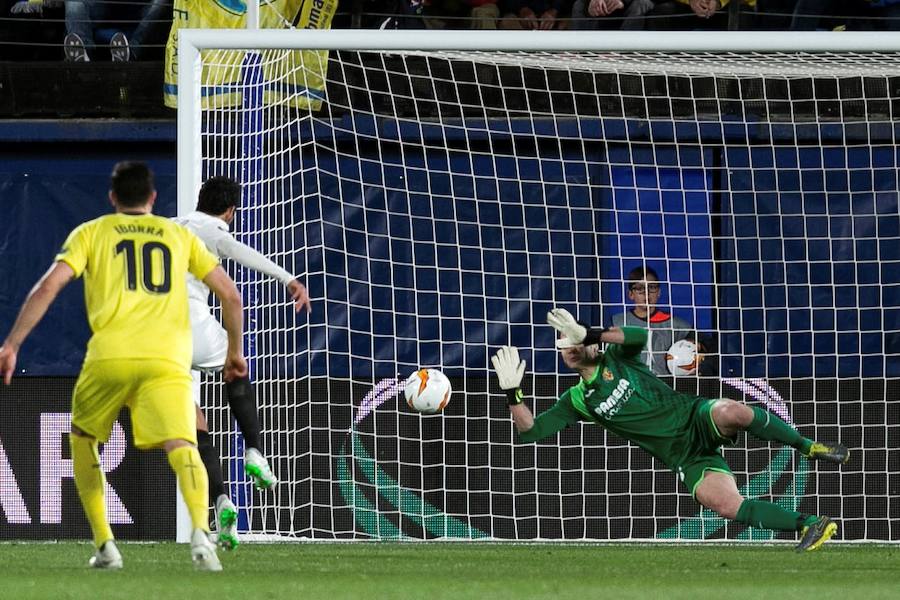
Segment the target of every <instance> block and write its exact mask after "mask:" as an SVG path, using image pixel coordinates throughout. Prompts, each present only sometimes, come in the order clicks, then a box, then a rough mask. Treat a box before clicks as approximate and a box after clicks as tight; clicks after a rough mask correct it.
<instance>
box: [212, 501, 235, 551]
mask: <svg viewBox="0 0 900 600" xmlns="http://www.w3.org/2000/svg"><path fill="white" fill-rule="evenodd" d="M237 518H238V512H237V507H236V506H235V505H234V502H232V501H231V498H229V497H228V496H226V495H225V494H222V495H221V496H219V497H218V499H216V534H217V539H216V541H217V542H218V543H219V547H220V548H222V549H223V550H234V549H235V548H237V545H238V534H237Z"/></svg>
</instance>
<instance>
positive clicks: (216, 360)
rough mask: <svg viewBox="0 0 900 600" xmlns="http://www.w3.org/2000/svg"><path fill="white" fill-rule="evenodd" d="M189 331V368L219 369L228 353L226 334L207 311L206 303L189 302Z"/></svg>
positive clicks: (202, 369)
mask: <svg viewBox="0 0 900 600" xmlns="http://www.w3.org/2000/svg"><path fill="white" fill-rule="evenodd" d="M190 307H191V311H190V312H191V333H192V334H193V337H194V355H193V357H192V359H191V369H194V370H197V371H220V370H222V367H224V366H225V357H226V356H227V354H228V334H227V333H226V332H225V329H223V328H222V325H221V324H220V323H219V322H218V321H217V320H216V319H215V317H213V316H212V315H211V314H210V313H209V308H208V307H207V306H206V305H200V304H199V303H197V302H191V303H190Z"/></svg>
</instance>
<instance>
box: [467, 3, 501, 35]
mask: <svg viewBox="0 0 900 600" xmlns="http://www.w3.org/2000/svg"><path fill="white" fill-rule="evenodd" d="M469 5H470V6H471V7H472V10H471V11H470V12H469V19H470V21H469V26H470V27H471V28H472V29H497V20H498V19H499V18H500V7H499V6H497V0H469Z"/></svg>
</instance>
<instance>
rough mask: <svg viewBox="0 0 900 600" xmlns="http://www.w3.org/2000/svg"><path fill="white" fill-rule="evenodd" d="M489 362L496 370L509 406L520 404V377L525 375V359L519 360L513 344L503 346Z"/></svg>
mask: <svg viewBox="0 0 900 600" xmlns="http://www.w3.org/2000/svg"><path fill="white" fill-rule="evenodd" d="M491 364H493V365H494V370H495V371H496V372H497V381H499V382H500V389H502V390H503V391H504V392H506V401H507V403H508V404H509V405H510V406H515V405H516V404H522V390H521V389H520V388H519V386H520V385H522V378H523V377H524V376H525V361H524V360H519V349H518V348H516V347H515V346H503V347H501V348H500V349H499V350H497V354H495V355H494V356H492V357H491Z"/></svg>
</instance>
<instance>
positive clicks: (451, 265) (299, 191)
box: [178, 30, 900, 542]
mask: <svg viewBox="0 0 900 600" xmlns="http://www.w3.org/2000/svg"><path fill="white" fill-rule="evenodd" d="M178 56H179V59H178V60H179V74H178V87H179V90H178V210H179V212H180V213H185V212H189V211H191V210H193V209H194V206H195V204H196V195H197V192H198V190H199V187H200V184H201V181H202V180H203V179H204V178H205V177H208V176H211V175H218V174H227V175H230V176H233V177H235V178H236V179H238V180H239V181H240V182H241V183H242V185H243V188H244V198H243V200H242V203H243V204H242V206H241V208H240V210H239V214H238V217H237V219H236V223H235V226H234V229H235V234H236V235H237V236H238V237H239V239H241V240H243V241H245V242H247V243H249V244H250V245H252V246H254V247H256V248H257V249H258V250H260V251H261V252H263V253H265V254H267V255H269V256H271V257H272V258H273V259H274V260H276V261H277V262H279V263H280V264H282V265H283V266H284V267H285V268H287V269H288V270H291V271H293V272H295V273H297V274H298V275H300V276H301V277H303V279H304V280H305V281H306V283H307V286H308V288H309V291H310V294H311V296H312V299H313V314H312V315H310V316H309V317H308V318H307V317H306V316H305V315H302V314H301V315H295V314H294V313H293V311H292V310H291V309H290V307H289V306H288V304H287V299H286V296H285V294H284V290H283V289H282V288H281V286H280V285H279V284H277V283H274V282H268V281H264V280H261V279H260V278H258V277H256V276H253V275H252V274H248V273H245V272H243V271H240V270H234V269H233V268H232V270H231V272H232V274H233V275H234V276H235V279H236V280H237V281H238V284H239V287H240V288H241V289H242V293H243V294H244V296H245V300H246V302H245V304H246V305H247V308H246V310H247V320H246V321H247V323H248V325H247V335H246V337H247V354H248V358H249V360H250V364H251V379H253V381H254V383H255V386H256V390H257V396H258V401H259V404H260V412H261V417H262V422H263V423H262V424H263V434H264V435H263V438H264V444H265V446H266V448H265V449H264V450H265V451H266V453H267V454H268V455H270V456H271V458H272V461H273V468H274V470H275V471H276V473H277V474H278V475H279V477H280V478H281V480H282V482H281V483H280V484H279V485H278V488H277V489H276V490H275V491H274V492H269V493H263V494H260V493H258V492H256V491H253V490H251V489H250V485H249V483H248V482H247V481H246V480H245V479H244V478H243V476H242V474H241V472H240V469H239V468H238V467H239V464H240V459H241V456H242V453H241V451H240V446H241V442H240V439H239V436H237V434H236V433H235V429H234V425H233V422H232V420H231V417H230V416H229V413H228V409H227V407H226V406H225V405H224V403H223V401H222V398H221V390H220V387H221V386H220V385H219V384H218V383H217V382H216V380H215V379H214V378H210V379H208V380H207V381H205V382H204V386H203V399H204V407H205V410H206V411H207V416H208V420H209V423H210V432H211V433H212V434H214V438H215V440H216V442H217V444H218V445H219V446H220V447H221V449H222V451H223V457H224V461H225V463H226V464H227V468H226V478H227V479H228V485H229V489H230V491H231V493H232V495H233V496H235V498H236V501H237V503H238V504H239V506H240V507H241V521H240V527H241V529H242V531H244V532H246V533H249V534H252V535H254V536H257V537H258V539H268V538H271V537H277V538H286V539H441V540H451V539H500V540H604V541H605V540H705V539H734V540H772V539H775V540H787V539H790V536H789V535H786V534H773V533H772V532H769V531H762V530H758V529H753V528H744V527H740V526H737V525H736V524H734V523H725V522H724V521H723V520H722V519H719V518H717V517H715V516H714V515H712V514H710V513H708V512H707V511H701V510H700V509H699V507H698V506H697V504H696V502H695V501H694V500H693V499H692V498H691V497H690V494H689V493H688V492H687V491H686V490H685V489H684V488H683V487H682V486H681V485H680V484H679V482H678V481H677V479H676V477H675V475H674V474H672V473H671V472H669V471H668V470H667V469H666V468H665V467H664V466H663V465H661V464H659V463H657V462H655V461H654V460H653V459H651V458H650V457H649V456H647V455H646V454H645V453H643V452H642V451H640V450H639V449H637V448H634V447H632V446H630V445H629V444H627V443H626V442H624V441H623V440H621V439H619V438H617V437H616V436H613V435H611V434H608V433H606V432H604V431H603V430H602V429H600V428H599V427H596V426H592V425H587V424H582V425H579V426H577V427H575V428H570V429H568V430H566V431H564V432H563V433H561V434H560V435H559V436H558V437H554V438H552V439H551V440H546V441H543V442H541V443H538V444H532V445H527V444H521V443H518V442H517V441H516V439H515V435H514V433H513V429H512V424H511V422H510V419H509V415H508V410H507V408H506V406H505V402H504V399H503V395H502V394H501V393H500V390H499V389H498V388H497V387H496V382H495V380H494V377H493V373H492V371H491V368H490V363H489V357H490V355H491V354H492V353H493V352H494V351H495V350H496V348H497V347H498V346H499V345H502V344H507V343H511V344H514V345H516V346H518V347H519V348H520V350H521V351H522V354H523V357H524V358H525V359H526V360H527V362H528V375H527V377H526V380H525V385H524V387H525V390H526V394H527V395H528V397H529V402H531V403H532V406H533V408H534V409H535V410H536V411H541V410H546V409H547V408H549V407H550V406H551V405H552V404H553V402H554V401H555V399H556V397H557V396H558V395H559V394H560V393H562V392H563V391H564V390H565V389H566V388H567V387H568V386H571V385H573V384H574V382H575V379H574V378H573V375H572V374H571V373H568V372H566V370H565V369H564V367H563V366H562V364H561V363H560V362H559V361H558V359H557V356H556V353H555V350H554V340H553V333H552V330H551V329H550V328H549V327H548V326H547V325H546V324H545V321H544V315H545V314H546V311H547V310H548V309H549V308H550V307H552V306H564V307H566V308H568V309H569V310H571V311H572V312H573V313H577V314H578V316H579V317H580V318H581V319H583V320H586V321H590V322H592V323H594V324H603V325H608V324H610V323H611V322H612V319H613V318H614V316H613V315H617V314H621V313H625V314H626V315H627V314H628V313H629V311H631V310H632V309H633V308H634V306H635V303H636V302H639V301H640V297H639V296H637V295H635V294H634V292H633V290H632V289H631V288H630V286H629V284H628V277H629V273H630V272H631V271H632V270H633V269H635V268H636V267H650V268H652V269H654V270H655V271H656V272H657V273H658V276H659V280H660V290H659V301H658V307H657V312H656V313H654V314H655V315H656V317H654V318H653V319H651V323H653V325H652V326H651V331H652V332H657V331H659V330H664V331H667V332H668V333H653V336H660V337H658V339H660V340H670V339H672V337H671V336H675V337H684V335H687V336H688V337H691V338H692V339H695V340H697V341H698V342H699V343H700V344H701V346H702V349H703V350H704V356H705V357H706V358H705V360H704V361H703V362H702V363H701V367H700V369H699V373H698V374H696V375H692V376H688V377H674V378H673V377H671V376H670V375H669V374H668V373H667V372H665V369H666V361H665V350H666V348H660V349H657V351H656V352H655V353H653V354H648V356H647V360H648V362H649V363H650V364H651V365H656V367H659V368H660V369H662V371H660V374H661V376H662V377H665V378H667V380H669V381H670V382H671V383H672V384H673V385H674V386H675V387H676V388H677V389H678V390H680V391H688V392H691V393H696V394H699V395H702V396H705V397H729V398H734V399H736V400H742V401H745V402H748V403H752V404H759V405H761V406H764V407H766V408H767V409H768V410H770V411H772V412H774V413H776V414H778V415H779V416H781V417H782V418H784V419H785V420H786V421H788V422H790V423H793V424H794V425H796V426H797V427H798V429H800V430H801V432H802V433H804V435H807V436H809V437H818V438H822V439H839V440H840V441H842V442H844V443H846V444H847V445H848V446H850V447H851V448H853V452H854V457H853V460H852V461H851V462H850V463H849V464H848V465H845V466H844V467H842V468H841V469H835V468H828V467H823V466H821V465H817V464H811V463H808V462H807V461H806V460H805V459H803V458H801V457H799V456H798V455H797V454H796V453H795V452H794V451H792V450H791V449H789V448H788V449H785V448H782V447H780V446H779V445H777V444H767V443H761V442H759V441H757V440H753V439H750V438H747V439H745V438H742V439H741V440H739V442H738V444H737V445H736V446H734V447H729V448H726V449H725V450H724V454H725V456H726V458H727V459H728V462H729V464H730V465H731V466H732V468H733V469H734V472H735V475H736V478H737V481H738V485H739V486H740V488H741V491H742V493H744V494H745V495H747V496H752V497H762V498H767V499H771V500H773V501H775V502H777V503H779V504H781V505H783V506H785V507H788V508H791V509H793V510H799V511H801V512H809V513H814V514H819V513H821V514H828V515H829V516H832V517H834V518H836V519H839V520H840V522H841V526H842V529H841V533H840V534H839V539H841V540H844V541H878V542H897V541H900V450H897V448H900V208H898V198H900V180H898V172H900V151H898V146H900V144H898V141H900V35H897V34H895V33H879V32H867V33H849V32H842V33H822V32H702V33H701V32H656V31H654V32H646V33H640V34H635V33H634V32H622V31H601V32H503V31H497V32H487V31H471V32H469V31H430V30H429V31H425V30H423V31H402V32H401V31H374V30H331V31H316V30H303V31H295V30H180V31H179V54H178ZM657 317H658V319H657ZM666 335H669V336H670V337H668V338H667V337H665V336H666ZM420 367H434V368H439V369H441V370H443V371H444V372H445V373H446V374H447V375H448V376H449V377H450V379H451V381H452V382H453V386H454V394H453V397H452V400H451V401H450V404H449V406H448V407H447V409H446V411H445V413H444V414H443V415H439V416H423V415H418V414H415V413H414V412H413V411H411V410H410V409H409V408H408V407H407V406H406V405H405V402H403V399H402V391H401V390H402V386H401V383H402V380H403V379H404V378H405V377H406V376H408V375H409V374H410V373H412V372H413V370H415V369H417V368H420ZM698 375H699V376H698Z"/></svg>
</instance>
